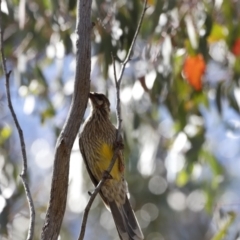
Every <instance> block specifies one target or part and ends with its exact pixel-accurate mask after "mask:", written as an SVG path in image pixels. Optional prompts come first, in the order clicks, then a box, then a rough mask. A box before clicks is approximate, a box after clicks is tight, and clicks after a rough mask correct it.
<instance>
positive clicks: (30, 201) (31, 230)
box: [0, 0, 35, 240]
mask: <svg viewBox="0 0 240 240" xmlns="http://www.w3.org/2000/svg"><path fill="white" fill-rule="evenodd" d="M0 26H1V27H0V35H1V36H0V44H1V57H2V67H3V73H4V75H5V79H6V93H7V101H8V107H9V110H10V112H11V114H12V117H13V121H14V123H15V125H16V128H17V131H18V135H19V139H20V143H21V151H22V158H23V166H22V172H21V174H20V177H21V179H22V184H23V187H24V190H25V194H26V198H27V202H28V206H29V211H30V220H29V228H28V236H27V240H32V239H33V235H34V226H35V209H34V204H33V199H32V195H31V192H30V189H29V186H28V183H27V154H26V147H25V142H24V136H23V131H22V128H21V126H20V124H19V122H18V119H17V116H16V114H15V111H14V109H13V105H12V100H11V93H10V87H9V81H10V75H11V71H7V66H6V59H5V54H4V49H3V27H2V12H1V0H0Z"/></svg>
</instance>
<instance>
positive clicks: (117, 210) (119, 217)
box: [109, 197, 144, 240]
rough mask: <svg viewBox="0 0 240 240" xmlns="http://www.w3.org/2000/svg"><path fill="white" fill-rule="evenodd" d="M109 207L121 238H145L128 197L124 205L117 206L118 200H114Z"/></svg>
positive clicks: (135, 239) (132, 239)
mask: <svg viewBox="0 0 240 240" xmlns="http://www.w3.org/2000/svg"><path fill="white" fill-rule="evenodd" d="M109 207H110V210H111V212H112V215H113V219H114V222H115V224H116V227H117V230H118V234H119V237H120V239H121V240H142V239H144V236H143V234H142V231H141V228H140V227H139V224H138V221H137V218H136V216H135V214H134V212H133V210H132V207H131V205H130V202H129V200H128V198H127V197H126V201H125V203H124V204H123V205H121V206H117V204H116V202H115V201H113V202H109Z"/></svg>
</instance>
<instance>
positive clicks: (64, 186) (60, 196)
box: [41, 0, 92, 240]
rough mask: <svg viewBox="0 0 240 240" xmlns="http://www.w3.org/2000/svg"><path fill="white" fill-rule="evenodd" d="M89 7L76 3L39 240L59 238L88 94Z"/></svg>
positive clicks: (84, 0)
mask: <svg viewBox="0 0 240 240" xmlns="http://www.w3.org/2000/svg"><path fill="white" fill-rule="evenodd" d="M91 3H92V1H91V0H79V3H78V23H77V35H78V41H77V49H78V51H77V59H76V74H75V84H74V93H73V98H72V103H71V107H70V111H69V114H68V117H67V120H66V122H65V124H64V127H63V129H62V131H61V133H60V136H59V138H58V141H57V144H56V149H55V156H54V166H53V176H52V185H51V193H50V201H49V206H48V209H47V214H46V218H45V224H44V226H43V229H42V234H41V239H42V240H43V239H44V240H49V239H57V238H58V235H59V232H60V229H61V224H62V220H63V216H64V212H65V208H66V201H67V192H68V176H69V160H70V154H71V149H72V146H73V143H74V140H75V138H76V136H77V133H78V131H79V127H80V125H81V122H82V119H83V116H84V112H85V109H86V105H87V101H88V95H89V90H90V70H91V41H90V34H91V28H92V23H91ZM79 204H81V203H79Z"/></svg>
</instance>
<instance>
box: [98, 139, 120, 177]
mask: <svg viewBox="0 0 240 240" xmlns="http://www.w3.org/2000/svg"><path fill="white" fill-rule="evenodd" d="M99 153H100V156H101V159H100V161H98V167H99V169H100V171H101V172H104V171H105V170H107V169H108V167H109V164H110V162H111V160H112V157H113V149H112V147H111V146H109V145H108V144H106V143H103V144H102V147H101V149H100V152H99ZM118 161H119V160H118V159H117V160H116V162H115V164H114V166H113V168H112V171H111V173H110V174H111V176H112V177H113V178H114V179H116V180H118V181H119V180H120V178H121V173H120V171H119V167H118V166H119V164H118Z"/></svg>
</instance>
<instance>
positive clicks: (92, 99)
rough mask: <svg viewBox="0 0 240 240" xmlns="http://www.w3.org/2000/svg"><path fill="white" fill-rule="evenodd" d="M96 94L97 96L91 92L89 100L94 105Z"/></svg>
mask: <svg viewBox="0 0 240 240" xmlns="http://www.w3.org/2000/svg"><path fill="white" fill-rule="evenodd" d="M94 94H95V93H94V92H90V93H89V99H90V100H91V102H93V103H94V102H95V101H94V100H95V97H94Z"/></svg>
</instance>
